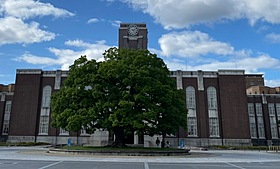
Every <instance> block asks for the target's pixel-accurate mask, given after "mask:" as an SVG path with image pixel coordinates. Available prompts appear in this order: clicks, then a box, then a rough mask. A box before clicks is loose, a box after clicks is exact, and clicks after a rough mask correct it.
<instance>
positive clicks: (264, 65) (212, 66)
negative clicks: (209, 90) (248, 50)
mask: <svg viewBox="0 0 280 169" xmlns="http://www.w3.org/2000/svg"><path fill="white" fill-rule="evenodd" d="M165 62H166V63H167V66H168V67H169V68H170V69H171V70H178V69H179V70H181V69H182V70H186V69H187V70H204V71H207V70H210V71H217V70H218V69H244V70H245V71H246V72H247V73H248V72H258V70H259V69H271V68H276V69H280V61H279V60H278V59H275V58H272V57H271V56H269V55H267V54H262V55H259V56H258V57H247V58H241V59H229V60H228V61H224V62H222V61H218V60H215V61H212V62H211V63H206V64H205V62H204V64H203V63H202V64H195V65H193V64H188V62H185V61H183V60H171V59H166V61H165Z"/></svg>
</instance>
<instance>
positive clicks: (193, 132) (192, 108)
mask: <svg viewBox="0 0 280 169" xmlns="http://www.w3.org/2000/svg"><path fill="white" fill-rule="evenodd" d="M186 100H187V108H188V111H189V112H188V118H187V123H188V136H189V137H194V136H195V137H196V136H197V120H196V103H195V89H194V87H192V86H188V87H187V88H186Z"/></svg>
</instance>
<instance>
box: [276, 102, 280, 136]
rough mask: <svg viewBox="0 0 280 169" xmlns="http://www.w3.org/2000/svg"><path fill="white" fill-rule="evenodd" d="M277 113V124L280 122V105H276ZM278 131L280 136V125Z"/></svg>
mask: <svg viewBox="0 0 280 169" xmlns="http://www.w3.org/2000/svg"><path fill="white" fill-rule="evenodd" d="M276 111H277V120H278V121H277V123H278V122H280V103H276ZM278 126H279V127H278V131H279V136H280V124H278Z"/></svg>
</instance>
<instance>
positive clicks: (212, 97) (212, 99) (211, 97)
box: [207, 86, 217, 109]
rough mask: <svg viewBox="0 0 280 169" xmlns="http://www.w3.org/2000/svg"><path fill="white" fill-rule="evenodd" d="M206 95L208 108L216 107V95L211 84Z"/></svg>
mask: <svg viewBox="0 0 280 169" xmlns="http://www.w3.org/2000/svg"><path fill="white" fill-rule="evenodd" d="M207 97H208V108H209V109H216V108H217V96H216V89H215V87H213V86H210V87H208V88H207Z"/></svg>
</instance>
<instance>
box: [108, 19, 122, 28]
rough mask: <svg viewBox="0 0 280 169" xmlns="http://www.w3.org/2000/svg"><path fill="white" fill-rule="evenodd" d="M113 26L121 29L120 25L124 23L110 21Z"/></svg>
mask: <svg viewBox="0 0 280 169" xmlns="http://www.w3.org/2000/svg"><path fill="white" fill-rule="evenodd" d="M109 22H110V23H111V24H112V26H114V27H120V23H121V22H122V21H118V20H115V21H109Z"/></svg>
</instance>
